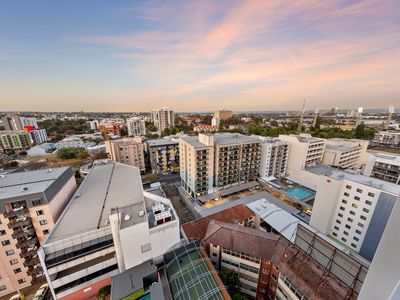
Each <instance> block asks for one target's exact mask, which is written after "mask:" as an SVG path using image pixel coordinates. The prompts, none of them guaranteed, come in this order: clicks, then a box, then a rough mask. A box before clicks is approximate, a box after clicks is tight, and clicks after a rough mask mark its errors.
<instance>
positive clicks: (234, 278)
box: [221, 269, 240, 295]
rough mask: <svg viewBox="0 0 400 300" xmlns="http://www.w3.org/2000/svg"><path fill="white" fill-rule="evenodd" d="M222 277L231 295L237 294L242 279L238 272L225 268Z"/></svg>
mask: <svg viewBox="0 0 400 300" xmlns="http://www.w3.org/2000/svg"><path fill="white" fill-rule="evenodd" d="M221 279H222V281H223V283H224V284H225V285H226V287H227V289H228V291H229V294H230V295H235V294H236V293H238V292H239V284H240V279H239V274H238V273H236V272H235V271H233V270H230V269H223V270H222V273H221Z"/></svg>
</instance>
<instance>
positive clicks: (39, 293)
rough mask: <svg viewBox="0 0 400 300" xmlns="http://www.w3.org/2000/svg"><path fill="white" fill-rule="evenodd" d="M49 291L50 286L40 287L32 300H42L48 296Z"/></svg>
mask: <svg viewBox="0 0 400 300" xmlns="http://www.w3.org/2000/svg"><path fill="white" fill-rule="evenodd" d="M48 289H49V285H48V284H47V283H45V284H43V285H41V286H40V288H39V289H38V290H37V291H36V293H35V296H33V299H32V300H41V299H43V297H44V296H45V295H46V293H47V291H48Z"/></svg>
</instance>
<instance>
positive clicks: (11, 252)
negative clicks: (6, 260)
mask: <svg viewBox="0 0 400 300" xmlns="http://www.w3.org/2000/svg"><path fill="white" fill-rule="evenodd" d="M14 253H15V252H14V250H13V249H10V250H7V251H6V254H7V256H10V255H13V254H14Z"/></svg>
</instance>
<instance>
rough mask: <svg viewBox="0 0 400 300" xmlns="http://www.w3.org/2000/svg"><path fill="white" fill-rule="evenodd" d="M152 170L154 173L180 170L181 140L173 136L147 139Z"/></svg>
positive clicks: (147, 150) (147, 149)
mask: <svg viewBox="0 0 400 300" xmlns="http://www.w3.org/2000/svg"><path fill="white" fill-rule="evenodd" d="M146 152H147V153H148V156H149V160H150V166H151V171H152V172H153V173H154V174H162V173H165V172H179V160H180V154H179V142H178V141H177V140H176V139H173V138H163V139H156V140H147V141H146Z"/></svg>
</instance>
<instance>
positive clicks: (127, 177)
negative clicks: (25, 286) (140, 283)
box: [39, 160, 180, 300]
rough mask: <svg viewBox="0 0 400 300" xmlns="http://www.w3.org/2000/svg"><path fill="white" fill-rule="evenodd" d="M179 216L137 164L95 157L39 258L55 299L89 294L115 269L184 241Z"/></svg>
mask: <svg viewBox="0 0 400 300" xmlns="http://www.w3.org/2000/svg"><path fill="white" fill-rule="evenodd" d="M179 227H180V226H179V219H178V218H177V215H176V213H175V210H174V208H173V206H172V204H171V202H170V201H169V200H168V199H166V198H164V197H163V196H162V195H160V193H158V192H157V191H143V188H142V182H141V179H140V171H139V169H138V168H136V167H133V166H129V165H125V164H120V163H116V162H112V161H107V160H103V161H97V162H96V163H95V164H94V165H93V167H92V168H91V170H90V172H89V174H88V175H87V176H86V177H85V180H84V181H83V183H82V184H81V185H80V186H79V188H78V190H77V191H76V193H75V194H74V196H73V197H72V200H71V201H70V203H69V204H68V206H67V207H66V208H65V210H64V212H63V214H62V215H61V217H60V218H59V220H58V222H57V223H56V225H55V226H54V228H53V230H52V231H51V233H50V235H49V236H48V238H47V240H46V242H45V244H44V245H43V246H42V247H41V249H40V250H39V258H40V261H41V264H42V266H43V269H44V273H45V275H46V278H47V282H48V283H49V285H50V289H51V292H52V295H53V298H54V299H74V300H79V299H89V298H93V297H96V295H97V292H98V290H99V289H100V288H101V287H103V286H105V285H109V284H111V278H112V277H113V276H114V275H117V274H119V273H120V272H124V271H126V270H129V269H130V268H132V267H135V266H138V265H140V264H142V263H144V262H146V261H148V260H153V261H155V262H157V261H162V259H163V255H164V253H165V252H167V251H168V250H169V249H170V248H171V247H172V246H174V245H175V244H177V243H178V242H179V241H180V235H179Z"/></svg>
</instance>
